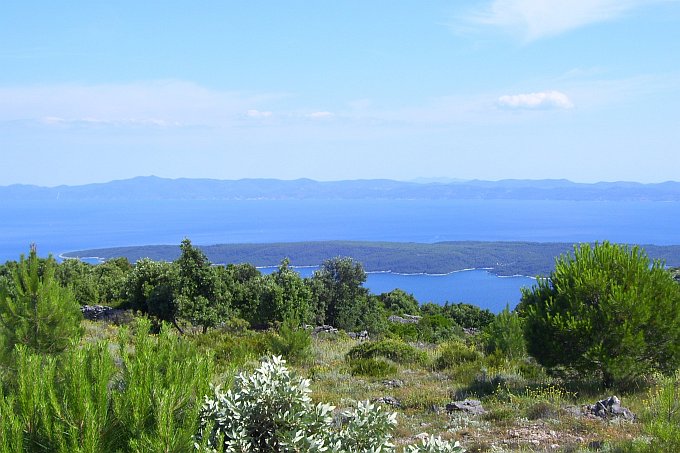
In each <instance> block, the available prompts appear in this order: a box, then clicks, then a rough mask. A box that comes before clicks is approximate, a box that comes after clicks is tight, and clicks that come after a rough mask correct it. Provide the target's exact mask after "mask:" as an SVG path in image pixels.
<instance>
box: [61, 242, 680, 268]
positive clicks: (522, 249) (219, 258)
mask: <svg viewBox="0 0 680 453" xmlns="http://www.w3.org/2000/svg"><path fill="white" fill-rule="evenodd" d="M572 247H573V244H571V243H540V242H477V241H461V242H438V243H434V244H423V243H413V242H408V243H404V242H359V241H323V242H289V243H267V244H217V245H208V246H199V248H200V249H201V250H202V251H203V252H204V253H205V254H206V256H207V257H208V259H210V261H212V262H213V263H220V264H236V263H250V264H252V265H254V266H276V265H278V263H280V262H281V260H282V259H284V258H289V259H290V261H291V263H293V264H294V265H295V266H319V265H320V264H321V263H322V262H323V261H324V260H327V259H330V258H333V257H336V256H351V257H352V258H354V259H356V260H357V261H359V262H361V263H362V264H363V266H364V269H365V270H366V271H367V272H377V271H392V272H398V273H408V274H416V273H427V274H445V273H449V272H454V271H459V270H462V269H473V268H476V269H481V268H487V269H490V270H491V272H493V273H495V274H497V275H528V276H532V277H533V276H537V275H547V274H548V273H549V272H550V271H551V270H552V268H553V265H554V260H555V257H557V256H559V255H562V254H564V253H568V252H570V251H571V250H572ZM644 248H645V250H646V251H647V253H648V254H649V256H650V257H651V258H652V259H661V260H663V261H665V263H666V265H668V266H671V267H675V266H680V245H673V246H656V245H645V246H644ZM63 256H64V257H70V258H75V257H99V258H101V259H103V260H109V259H112V258H118V257H125V258H127V259H128V260H129V261H130V262H135V261H137V260H139V259H141V258H151V259H152V260H162V261H174V260H176V259H177V258H178V257H179V256H180V248H179V247H178V246H176V245H148V246H135V247H117V248H105V249H90V250H80V251H74V252H69V253H65V254H63Z"/></svg>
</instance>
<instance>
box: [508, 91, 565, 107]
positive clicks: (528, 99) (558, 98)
mask: <svg viewBox="0 0 680 453" xmlns="http://www.w3.org/2000/svg"><path fill="white" fill-rule="evenodd" d="M498 105H499V106H501V107H505V108H509V109H530V110H539V109H570V108H572V107H573V106H574V104H573V103H572V102H571V100H570V99H569V97H568V96H567V95H566V94H564V93H560V92H559V91H543V92H540V93H525V94H513V95H506V96H501V97H499V98H498Z"/></svg>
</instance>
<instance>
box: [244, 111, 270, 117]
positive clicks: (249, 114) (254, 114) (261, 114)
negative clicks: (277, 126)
mask: <svg viewBox="0 0 680 453" xmlns="http://www.w3.org/2000/svg"><path fill="white" fill-rule="evenodd" d="M272 115H273V113H272V112H270V111H267V110H266V111H261V110H256V109H250V110H248V111H247V112H246V116H247V117H248V118H269V117H270V116H272Z"/></svg>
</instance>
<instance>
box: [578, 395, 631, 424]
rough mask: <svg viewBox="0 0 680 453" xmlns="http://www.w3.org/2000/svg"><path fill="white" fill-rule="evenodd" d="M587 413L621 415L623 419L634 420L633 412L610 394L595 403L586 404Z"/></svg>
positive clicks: (602, 415)
mask: <svg viewBox="0 0 680 453" xmlns="http://www.w3.org/2000/svg"><path fill="white" fill-rule="evenodd" d="M586 409H587V411H588V413H590V414H592V415H594V416H596V417H600V418H604V419H611V418H619V417H622V418H623V419H625V420H635V418H636V417H635V414H633V413H632V412H631V411H630V410H628V408H626V407H622V406H621V400H619V398H618V397H616V396H610V397H609V398H605V399H603V400H600V401H598V402H596V403H595V404H592V405H589V406H586Z"/></svg>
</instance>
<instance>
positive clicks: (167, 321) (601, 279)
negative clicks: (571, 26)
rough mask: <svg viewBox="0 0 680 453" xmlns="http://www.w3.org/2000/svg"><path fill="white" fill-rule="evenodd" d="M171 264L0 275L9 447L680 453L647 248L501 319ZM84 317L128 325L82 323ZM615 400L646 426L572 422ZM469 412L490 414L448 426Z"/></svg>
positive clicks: (0, 426) (584, 265)
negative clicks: (89, 308)
mask: <svg viewBox="0 0 680 453" xmlns="http://www.w3.org/2000/svg"><path fill="white" fill-rule="evenodd" d="M181 250H182V254H181V255H180V257H179V258H178V259H177V260H175V261H174V262H156V261H151V260H148V259H146V260H140V261H138V262H137V263H135V264H134V265H131V264H130V263H128V262H127V261H126V260H123V259H116V260H113V261H110V262H106V263H103V264H100V265H96V266H92V265H88V264H84V263H81V262H78V261H75V260H67V261H65V262H63V263H56V262H55V261H54V260H53V259H52V258H46V259H41V258H38V256H37V252H36V250H35V249H32V250H31V252H30V254H29V256H28V258H23V257H22V258H21V259H20V261H18V262H8V263H6V264H5V265H4V266H0V345H1V346H2V354H1V355H0V451H7V452H20V451H50V452H51V451H58V452H59V451H61V452H100V451H101V452H104V451H121V452H126V451H130V452H133V451H135V452H137V451H142V452H147V451H148V452H161V451H163V452H171V451H172V452H184V451H193V450H206V451H208V450H210V451H212V449H214V450H216V451H234V452H237V451H238V452H241V451H301V452H302V451H338V452H344V451H347V452H350V451H355V452H359V451H362V452H363V451H376V452H377V451H395V450H396V451H407V452H420V451H423V452H424V451H430V452H445V451H462V447H461V446H460V445H461V444H462V446H463V447H465V448H466V449H468V451H488V450H493V451H505V450H517V449H520V450H522V451H543V450H551V451H555V450H557V451H588V450H591V449H598V450H602V449H604V450H607V451H633V452H636V451H639V452H642V451H644V452H652V451H675V450H677V449H678V447H679V446H680V425H679V424H678V423H679V422H680V419H679V418H678V417H680V394H679V393H678V388H680V387H679V386H680V374H679V372H678V371H677V368H678V366H679V365H680V364H679V363H678V361H677V359H678V357H677V350H676V348H677V347H678V344H680V341H679V340H680V339H678V335H680V334H679V332H680V323H678V317H679V316H680V296H679V295H680V284H678V282H677V281H676V280H674V275H675V276H676V278H677V271H668V270H666V269H664V267H663V266H662V265H661V263H658V262H650V261H649V259H648V258H647V256H646V255H645V254H644V252H643V251H642V250H640V249H631V248H628V247H625V246H617V245H613V244H607V243H604V244H598V245H597V246H594V247H592V246H580V247H576V248H575V249H574V252H573V254H570V255H563V256H561V257H559V258H558V259H557V260H556V265H555V270H554V272H553V274H551V279H550V280H545V281H539V282H538V284H537V286H535V287H534V288H533V289H532V290H528V291H525V292H524V294H523V301H522V304H521V305H520V307H519V308H518V310H516V311H511V310H510V309H506V310H504V311H503V312H502V313H500V314H499V315H497V316H494V315H493V314H492V313H490V312H488V311H485V310H480V309H479V308H477V307H474V306H470V305H466V304H447V305H444V306H438V305H433V304H425V305H419V304H418V303H417V301H415V300H414V299H413V297H412V296H410V295H408V294H406V293H404V292H403V291H400V290H395V291H392V292H390V293H386V294H381V295H372V294H370V293H368V291H367V290H366V289H365V288H364V287H363V282H364V279H365V274H364V272H363V268H362V266H361V264H359V263H358V262H357V261H355V260H353V259H350V258H336V259H332V260H328V261H327V262H324V263H323V265H322V266H321V268H320V269H319V271H317V272H316V273H315V274H314V276H313V277H311V278H309V279H302V278H301V277H300V276H299V275H298V274H297V273H295V272H294V271H292V270H291V269H290V266H289V262H288V261H287V260H284V261H283V262H282V263H281V266H280V267H279V269H278V270H277V271H276V272H274V273H272V274H267V275H263V274H261V273H260V272H259V271H258V270H257V269H256V268H254V267H253V266H252V265H249V264H239V265H228V266H212V265H211V263H210V262H209V261H208V259H207V258H206V256H205V255H204V254H203V252H201V251H200V250H199V249H197V248H195V247H193V246H192V244H191V242H190V241H189V240H185V241H183V242H182V245H181ZM674 272H675V273H674ZM95 303H104V304H108V305H111V306H115V307H119V308H122V309H127V310H128V311H130V312H131V313H135V314H136V315H135V316H128V317H123V318H121V320H120V321H119V322H118V324H114V323H109V322H101V321H87V320H86V321H82V320H81V316H80V313H79V310H78V305H80V304H95ZM392 314H394V315H400V316H403V315H419V316H420V318H419V319H418V318H415V319H414V321H415V322H410V323H395V322H390V321H388V316H389V315H392ZM121 323H122V324H123V325H119V324H121ZM310 323H311V324H321V323H329V324H332V325H334V326H336V327H341V329H342V330H341V331H340V332H339V333H333V332H332V331H327V332H326V333H320V334H318V335H316V336H312V335H311V333H310V330H309V329H305V328H304V327H303V324H310ZM343 330H344V331H347V332H349V331H355V332H356V331H359V330H366V331H369V332H370V336H371V340H361V339H355V338H351V337H350V336H349V335H347V334H346V333H344V332H343ZM272 356H274V358H271V357H272ZM277 356H283V357H284V358H285V359H286V360H287V362H288V363H285V362H284V361H283V360H282V359H280V358H278V357H277ZM262 357H270V358H265V359H264V360H262V361H261V358H262ZM211 386H213V387H211ZM622 392H623V393H622ZM614 393H616V394H618V395H620V396H622V399H624V398H625V403H626V405H627V406H629V407H630V409H631V410H633V411H634V412H636V413H637V419H635V420H619V419H612V420H609V421H608V420H605V419H600V418H598V417H594V416H589V415H586V414H585V413H584V412H583V410H584V409H583V405H585V404H593V403H594V402H595V401H598V400H600V399H602V398H604V397H608V396H610V395H613V394H614ZM465 398H477V399H480V400H481V403H482V404H483V406H484V408H485V411H483V413H480V414H478V415H470V414H465V413H459V412H450V413H449V412H448V409H447V411H446V412H445V411H444V407H446V406H447V404H448V403H450V402H451V401H453V400H463V399H465ZM333 406H335V407H333ZM423 431H426V432H427V433H430V434H433V435H434V436H431V435H430V434H426V433H423ZM439 436H441V437H439Z"/></svg>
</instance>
